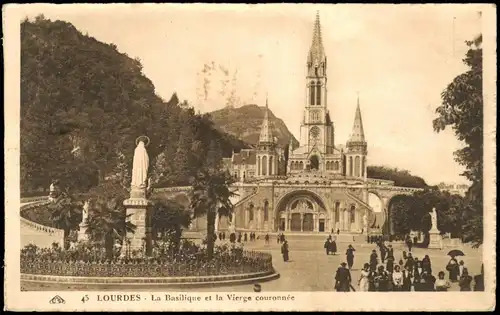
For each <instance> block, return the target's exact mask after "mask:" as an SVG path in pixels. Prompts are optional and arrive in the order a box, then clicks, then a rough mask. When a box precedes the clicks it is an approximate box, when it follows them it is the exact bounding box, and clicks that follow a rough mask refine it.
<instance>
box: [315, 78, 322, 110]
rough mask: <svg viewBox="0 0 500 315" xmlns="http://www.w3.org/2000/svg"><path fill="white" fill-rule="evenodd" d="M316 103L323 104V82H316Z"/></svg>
mask: <svg viewBox="0 0 500 315" xmlns="http://www.w3.org/2000/svg"><path fill="white" fill-rule="evenodd" d="M316 105H321V83H320V82H319V81H318V82H317V83H316Z"/></svg>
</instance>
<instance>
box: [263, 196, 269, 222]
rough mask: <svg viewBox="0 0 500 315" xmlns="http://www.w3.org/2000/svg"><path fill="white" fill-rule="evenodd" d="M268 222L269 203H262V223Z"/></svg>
mask: <svg viewBox="0 0 500 315" xmlns="http://www.w3.org/2000/svg"><path fill="white" fill-rule="evenodd" d="M268 220H269V201H267V200H266V201H264V221H268Z"/></svg>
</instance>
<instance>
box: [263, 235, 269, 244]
mask: <svg viewBox="0 0 500 315" xmlns="http://www.w3.org/2000/svg"><path fill="white" fill-rule="evenodd" d="M264 239H265V241H266V244H269V233H266V236H265V237H264Z"/></svg>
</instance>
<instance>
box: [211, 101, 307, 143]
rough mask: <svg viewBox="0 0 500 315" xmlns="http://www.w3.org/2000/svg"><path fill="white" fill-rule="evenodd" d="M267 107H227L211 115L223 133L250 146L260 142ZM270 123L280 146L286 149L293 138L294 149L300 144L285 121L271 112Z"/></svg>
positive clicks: (253, 105)
mask: <svg viewBox="0 0 500 315" xmlns="http://www.w3.org/2000/svg"><path fill="white" fill-rule="evenodd" d="M264 113H265V107H264V106H257V105H255V104H251V105H245V106H241V107H238V108H231V107H226V108H223V109H220V110H216V111H214V112H211V113H210V116H211V117H212V121H213V122H214V125H215V126H216V127H217V128H218V129H220V130H221V131H223V132H226V133H228V134H231V135H234V136H236V137H238V138H240V139H241V140H243V141H245V142H246V143H249V144H252V145H253V144H256V143H257V142H258V140H259V135H260V128H261V125H262V120H263V119H264ZM269 121H270V125H271V128H272V132H273V135H274V136H275V137H277V138H278V144H279V145H280V146H281V147H282V148H285V146H286V145H288V144H289V142H290V138H292V139H293V140H292V141H293V143H294V147H297V146H298V144H299V142H298V141H297V139H295V137H294V136H293V135H292V134H291V133H290V131H289V130H288V128H287V127H286V125H285V123H284V122H283V120H281V119H279V118H277V117H276V116H275V115H274V114H273V112H272V111H271V110H269Z"/></svg>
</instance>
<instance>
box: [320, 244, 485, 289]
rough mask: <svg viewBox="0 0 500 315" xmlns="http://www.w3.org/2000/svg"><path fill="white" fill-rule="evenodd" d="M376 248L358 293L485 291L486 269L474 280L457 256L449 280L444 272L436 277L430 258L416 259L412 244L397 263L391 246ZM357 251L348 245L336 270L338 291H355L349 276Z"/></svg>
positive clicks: (448, 268) (366, 265)
mask: <svg viewBox="0 0 500 315" xmlns="http://www.w3.org/2000/svg"><path fill="white" fill-rule="evenodd" d="M327 242H328V240H327ZM407 245H408V244H407ZM377 249H378V252H379V253H377ZM377 249H374V250H372V252H371V254H370V259H369V262H367V263H365V264H364V265H363V268H362V270H361V272H360V276H359V278H358V279H357V286H358V290H359V291H378V292H386V291H448V289H449V288H450V287H451V283H458V285H459V287H460V291H472V290H474V291H484V272H483V269H482V270H481V274H479V275H477V276H475V277H474V278H473V277H472V276H471V275H470V274H469V272H468V269H467V267H466V266H465V263H464V261H463V260H461V261H460V262H458V260H457V258H456V257H455V256H452V257H451V259H450V261H449V262H448V264H447V266H446V270H447V271H448V277H446V273H445V272H444V271H439V272H438V273H437V278H436V277H435V276H434V275H433V270H432V263H431V259H430V257H429V255H425V256H424V258H422V259H421V260H419V259H418V257H413V255H412V253H411V245H409V246H408V253H407V252H406V251H403V252H402V256H401V258H400V259H399V261H397V262H395V256H394V249H393V248H392V245H391V244H389V245H386V244H385V242H383V241H380V242H378V243H377ZM354 251H355V249H354V248H353V247H352V245H349V246H348V248H347V250H346V261H347V263H346V262H342V263H341V265H340V267H339V268H338V269H337V272H336V274H335V278H334V287H335V290H336V291H340V292H349V291H356V289H355V288H354V287H353V285H352V281H353V279H352V278H351V273H350V271H351V270H352V266H353V264H354ZM473 282H474V285H473Z"/></svg>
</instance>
